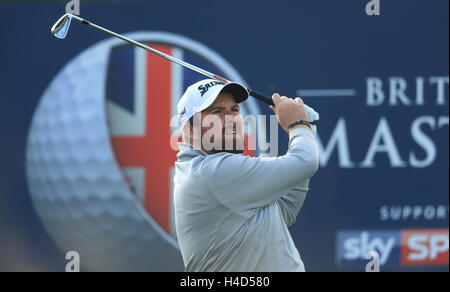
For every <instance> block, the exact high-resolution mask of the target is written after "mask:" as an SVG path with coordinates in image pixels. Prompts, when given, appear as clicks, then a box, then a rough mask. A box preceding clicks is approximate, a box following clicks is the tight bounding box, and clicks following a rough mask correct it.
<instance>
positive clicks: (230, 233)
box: [174, 128, 319, 272]
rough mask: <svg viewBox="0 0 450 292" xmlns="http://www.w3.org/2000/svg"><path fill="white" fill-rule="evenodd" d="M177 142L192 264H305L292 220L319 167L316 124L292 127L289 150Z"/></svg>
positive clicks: (178, 185)
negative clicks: (276, 152)
mask: <svg viewBox="0 0 450 292" xmlns="http://www.w3.org/2000/svg"><path fill="white" fill-rule="evenodd" d="M179 146H180V152H179V153H178V156H177V157H178V161H177V162H176V163H175V178H174V182H175V189H174V204H175V206H174V207H175V220H176V231H177V237H178V242H179V245H180V249H181V253H182V256H183V260H184V264H185V268H186V271H188V272H205V271H208V272H212V271H219V272H263V271H264V272H266V271H272V272H278V271H280V272H281V271H295V272H302V271H305V268H304V265H303V262H302V260H301V259H300V255H299V253H298V250H297V248H296V247H295V245H294V242H293V240H292V237H291V235H290V233H289V230H288V227H289V226H290V225H292V224H294V223H295V220H296V217H297V215H298V213H299V211H300V209H301V207H302V205H303V202H304V200H305V197H306V193H307V192H308V186H309V179H310V178H311V177H312V176H313V175H314V174H315V173H316V171H317V169H318V164H319V155H318V150H317V144H316V141H315V138H314V136H313V134H312V133H311V131H309V130H308V129H304V128H299V129H295V130H293V131H292V132H291V135H290V139H289V150H288V152H287V153H286V154H285V155H284V156H280V157H276V158H252V157H248V156H244V155H237V154H230V153H219V154H214V155H208V154H206V153H205V152H203V151H201V150H199V149H196V148H194V147H193V146H192V145H189V144H185V143H179Z"/></svg>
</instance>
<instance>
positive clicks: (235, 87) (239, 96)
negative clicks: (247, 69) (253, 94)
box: [220, 83, 248, 103]
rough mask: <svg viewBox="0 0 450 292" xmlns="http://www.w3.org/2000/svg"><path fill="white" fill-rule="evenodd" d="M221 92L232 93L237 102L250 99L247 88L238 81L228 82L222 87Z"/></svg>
mask: <svg viewBox="0 0 450 292" xmlns="http://www.w3.org/2000/svg"><path fill="white" fill-rule="evenodd" d="M220 93H230V94H231V95H233V97H234V99H235V100H236V103H241V102H244V101H246V100H247V99H248V91H247V89H245V87H243V86H242V85H240V84H238V83H228V84H227V85H225V87H224V88H222V90H221V92H220Z"/></svg>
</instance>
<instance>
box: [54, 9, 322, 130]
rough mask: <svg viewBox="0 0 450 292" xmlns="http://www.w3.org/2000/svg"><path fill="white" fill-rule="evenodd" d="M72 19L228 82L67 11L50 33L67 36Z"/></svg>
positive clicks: (265, 98)
mask: <svg viewBox="0 0 450 292" xmlns="http://www.w3.org/2000/svg"><path fill="white" fill-rule="evenodd" d="M72 19H74V20H76V21H78V22H80V23H82V24H85V25H87V26H90V27H93V28H95V29H98V30H100V31H103V32H106V33H108V34H110V35H112V36H115V37H116V38H119V39H121V40H123V41H125V42H127V43H129V44H132V45H135V46H138V47H140V48H142V49H144V50H146V51H149V52H151V53H154V54H156V55H158V56H160V57H163V58H165V59H167V60H169V61H172V62H174V63H176V64H179V65H181V66H183V67H186V68H189V69H191V70H193V71H195V72H197V73H200V74H203V75H205V76H207V77H209V78H211V79H215V80H218V81H222V82H225V83H230V81H228V80H227V79H225V78H223V77H220V76H218V75H215V74H213V73H211V72H208V71H206V70H203V69H201V68H199V67H197V66H194V65H192V64H189V63H187V62H184V61H182V60H179V59H177V58H175V57H172V56H170V55H167V54H164V53H162V52H160V51H158V50H155V49H153V48H151V47H149V46H146V45H143V44H141V43H139V42H137V41H134V40H132V39H129V38H127V37H124V36H122V35H120V34H118V33H115V32H113V31H110V30H108V29H106V28H103V27H101V26H98V25H96V24H94V23H92V22H89V21H87V20H85V19H83V18H81V17H78V16H76V15H73V14H69V13H67V14H65V15H63V16H62V17H61V18H60V19H59V20H58V21H57V22H56V23H55V24H54V25H53V27H52V29H51V33H52V34H53V35H54V36H55V37H57V38H59V39H65V38H66V36H67V33H68V32H69V28H70V23H71V22H72ZM247 91H248V94H249V95H250V96H253V97H254V98H256V99H258V100H261V101H263V102H265V103H267V104H270V105H274V104H273V101H272V98H270V97H268V96H265V95H263V94H261V93H258V92H256V91H254V90H252V89H250V88H247ZM311 124H313V125H315V124H317V121H314V122H311Z"/></svg>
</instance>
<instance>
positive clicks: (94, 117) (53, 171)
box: [26, 32, 258, 271]
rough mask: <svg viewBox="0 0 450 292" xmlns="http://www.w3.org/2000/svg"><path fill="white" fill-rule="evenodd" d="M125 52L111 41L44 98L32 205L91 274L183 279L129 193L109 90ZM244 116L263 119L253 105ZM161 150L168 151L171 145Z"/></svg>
mask: <svg viewBox="0 0 450 292" xmlns="http://www.w3.org/2000/svg"><path fill="white" fill-rule="evenodd" d="M127 36H128V37H130V38H134V39H136V40H138V41H139V40H147V41H148V40H154V41H155V42H163V43H166V44H167V43H170V44H172V45H178V46H181V45H182V44H183V45H185V47H186V42H187V39H186V38H184V37H180V36H176V35H171V34H167V33H143V32H140V33H131V34H128V35H127ZM176 42H179V43H177V44H175V43H176ZM189 44H191V45H192V44H195V46H196V47H195V49H196V50H197V51H200V52H201V54H202V55H203V56H205V58H206V59H209V60H216V63H215V64H216V65H217V64H219V65H217V66H218V67H220V66H222V67H221V69H222V71H223V73H225V75H226V76H227V77H228V78H230V79H233V80H235V81H237V82H241V83H243V84H244V82H243V80H242V78H241V76H239V74H237V72H236V71H235V70H234V69H232V67H231V66H230V65H229V64H228V63H226V64H225V63H224V60H223V59H221V58H220V57H218V56H216V54H215V53H213V52H212V51H210V50H209V49H207V48H205V47H203V46H201V45H200V44H198V43H196V42H193V41H189ZM120 45H123V43H122V42H121V41H120V40H117V39H108V40H106V41H102V42H100V43H98V44H96V45H94V46H93V47H91V48H89V49H87V50H85V51H84V52H82V53H81V54H80V55H79V56H77V57H75V58H74V59H73V60H71V61H70V62H69V63H68V64H67V65H66V66H65V67H64V68H63V69H62V70H61V71H60V72H59V73H58V74H57V75H56V76H55V78H54V79H53V80H52V81H51V83H50V85H49V86H48V88H47V89H46V91H45V92H44V94H43V96H42V99H41V101H40V103H39V105H38V107H37V109H36V111H35V114H34V116H33V119H32V123H31V126H30V130H29V134H28V143H27V149H26V170H27V180H28V186H29V190H30V193H31V197H32V202H33V205H34V207H35V209H36V211H37V213H38V216H39V218H40V220H41V221H42V223H43V225H44V226H45V228H46V230H47V231H48V233H49V234H50V235H51V237H52V238H53V240H54V241H55V243H56V244H57V245H58V246H59V248H60V249H61V250H62V251H63V252H64V253H65V252H68V251H76V252H78V253H79V255H80V262H81V265H82V267H84V268H85V269H87V270H90V271H183V270H184V266H183V261H182V257H181V253H180V250H179V247H178V243H177V241H176V238H175V237H174V236H173V233H172V235H171V232H170V230H167V229H169V228H164V227H161V224H160V222H159V221H158V219H157V218H156V219H155V218H154V216H152V214H151V213H150V214H149V212H148V209H147V210H146V207H145V206H144V204H143V202H142V199H140V198H139V196H138V195H137V194H136V192H135V190H133V188H132V187H130V183H129V182H128V181H127V174H126V171H124V169H123V167H121V166H122V165H121V163H120V161H119V160H120V158H118V157H117V153H116V152H115V148H114V145H113V144H114V141H113V139H112V136H113V134H112V132H114V131H116V132H120V131H121V130H122V129H121V128H120V127H119V128H118V125H114V123H113V124H112V125H111V124H110V121H109V119H108V114H109V113H108V108H110V106H109V105H108V101H107V100H106V98H105V96H106V90H107V86H105V83H106V82H107V80H108V66H109V62H110V55H111V51H112V49H113V48H115V47H118V46H120ZM165 62H168V61H165ZM212 62H213V63H214V61H212ZM244 110H245V111H247V112H252V113H258V107H257V105H256V103H255V102H253V101H249V102H248V103H246V108H245V109H244ZM116 122H117V121H116ZM125 130H126V129H125ZM161 143H166V144H167V145H168V146H167V147H169V143H170V142H169V141H161ZM168 183H169V182H168Z"/></svg>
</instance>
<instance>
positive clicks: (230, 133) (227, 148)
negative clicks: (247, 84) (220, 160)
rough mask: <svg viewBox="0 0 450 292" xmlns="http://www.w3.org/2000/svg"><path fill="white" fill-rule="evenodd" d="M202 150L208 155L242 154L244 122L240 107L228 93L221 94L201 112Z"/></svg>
mask: <svg viewBox="0 0 450 292" xmlns="http://www.w3.org/2000/svg"><path fill="white" fill-rule="evenodd" d="M201 122H202V124H201V125H202V127H201V129H202V131H201V137H202V148H203V150H204V151H205V152H207V153H209V154H214V153H219V152H229V153H236V154H241V153H244V142H245V139H244V121H243V118H242V116H241V113H240V107H239V105H238V104H237V103H236V101H235V99H234V97H233V95H231V94H230V93H221V94H220V95H219V96H218V97H217V99H216V101H215V102H214V103H213V104H212V105H211V106H210V107H209V108H207V109H206V110H204V111H203V112H201Z"/></svg>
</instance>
